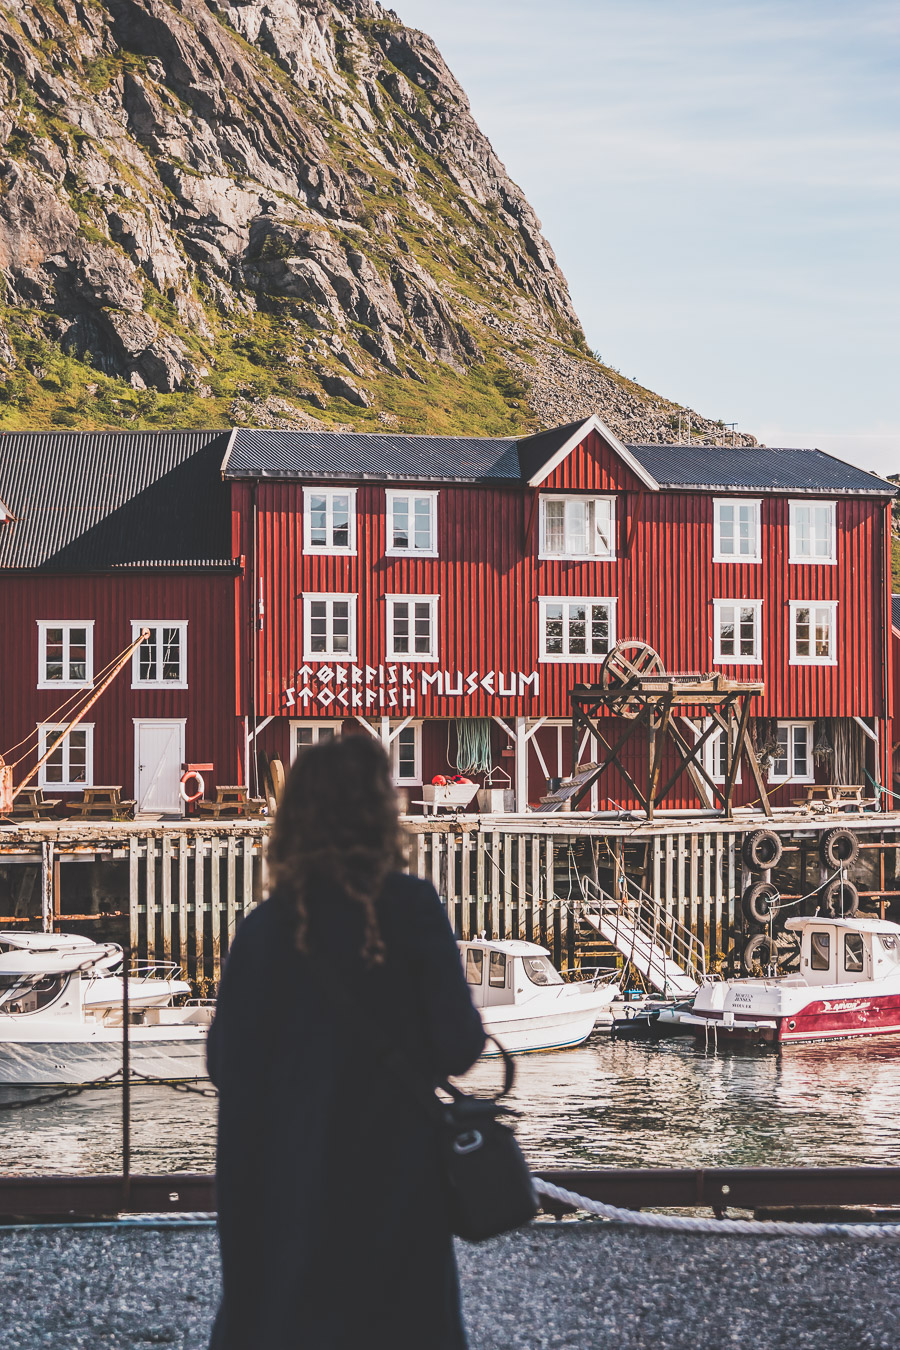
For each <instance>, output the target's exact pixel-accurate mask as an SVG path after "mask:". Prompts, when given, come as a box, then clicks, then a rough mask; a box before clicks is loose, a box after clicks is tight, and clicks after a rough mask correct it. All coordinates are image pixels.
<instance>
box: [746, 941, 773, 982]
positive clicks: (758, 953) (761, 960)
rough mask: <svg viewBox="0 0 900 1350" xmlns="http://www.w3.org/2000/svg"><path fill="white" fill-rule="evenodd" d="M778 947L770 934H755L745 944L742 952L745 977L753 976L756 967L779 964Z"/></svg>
mask: <svg viewBox="0 0 900 1350" xmlns="http://www.w3.org/2000/svg"><path fill="white" fill-rule="evenodd" d="M777 961H778V947H777V945H776V943H775V942H773V940H772V939H771V938H770V937H769V935H768V933H754V935H753V937H752V938H750V940H749V941H748V942H746V943H745V944H744V950H743V951H742V952H741V970H742V971H743V972H744V974H745V975H753V974H754V973H755V972H756V967H757V966H758V965H759V966H771V965H775V964H777Z"/></svg>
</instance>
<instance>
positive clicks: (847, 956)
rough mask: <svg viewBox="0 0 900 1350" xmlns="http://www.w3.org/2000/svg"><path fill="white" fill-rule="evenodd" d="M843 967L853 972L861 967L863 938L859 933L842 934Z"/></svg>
mask: <svg viewBox="0 0 900 1350" xmlns="http://www.w3.org/2000/svg"><path fill="white" fill-rule="evenodd" d="M844 969H845V970H849V971H853V972H855V971H859V970H862V969H863V940H862V936H861V935H860V934H859V933H845V934H844Z"/></svg>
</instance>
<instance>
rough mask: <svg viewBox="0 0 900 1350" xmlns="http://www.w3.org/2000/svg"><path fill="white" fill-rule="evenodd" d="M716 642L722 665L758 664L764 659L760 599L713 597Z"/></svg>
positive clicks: (716, 651)
mask: <svg viewBox="0 0 900 1350" xmlns="http://www.w3.org/2000/svg"><path fill="white" fill-rule="evenodd" d="M713 615H714V617H713V645H714V648H715V660H716V662H717V664H719V665H757V664H759V662H760V661H761V660H762V657H761V655H760V650H761V630H762V601H761V600H714V601H713Z"/></svg>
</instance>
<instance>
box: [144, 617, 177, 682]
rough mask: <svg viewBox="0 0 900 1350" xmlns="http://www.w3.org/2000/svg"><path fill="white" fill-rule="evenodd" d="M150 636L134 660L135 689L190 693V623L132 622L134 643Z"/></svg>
mask: <svg viewBox="0 0 900 1350" xmlns="http://www.w3.org/2000/svg"><path fill="white" fill-rule="evenodd" d="M144 628H149V630H150V636H149V637H148V638H147V640H146V642H142V643H141V645H140V646H139V647H138V648H137V649H136V650H135V653H134V656H133V657H132V658H131V687H132V689H187V687H188V678H187V628H188V626H187V620H186V619H163V620H159V619H132V621H131V640H132V642H135V641H136V640H137V639H138V638H139V637H140V635H141V630H142V629H144Z"/></svg>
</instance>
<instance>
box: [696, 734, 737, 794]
mask: <svg viewBox="0 0 900 1350" xmlns="http://www.w3.org/2000/svg"><path fill="white" fill-rule="evenodd" d="M706 726H707V723H706V722H704V724H703V730H704V731H705V730H706ZM725 737H726V732H724V731H722V730H721V728H720V729H719V730H718V731H714V732H713V733H712V735H711V736H710V738H709V740H708V741H707V742H706V744H705V745H704V747H703V765H704V768H705V769H706V772H707V773H708V774H709V776H710V778H711V779H712V780H713V782H714V783H724V782H725V779H726V777H727V774H728V757H727V754H726V751H727V749H728V742H727V740H726V739H725ZM734 781H735V782H736V783H739V782H740V781H741V766H740V761H738V768H737V773H736V774H735V779H734Z"/></svg>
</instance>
